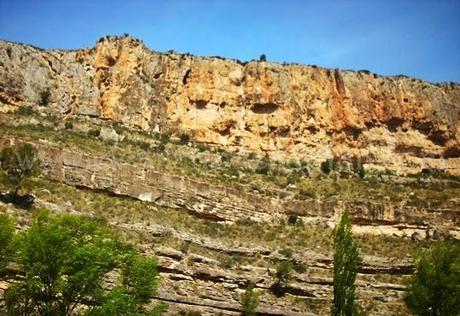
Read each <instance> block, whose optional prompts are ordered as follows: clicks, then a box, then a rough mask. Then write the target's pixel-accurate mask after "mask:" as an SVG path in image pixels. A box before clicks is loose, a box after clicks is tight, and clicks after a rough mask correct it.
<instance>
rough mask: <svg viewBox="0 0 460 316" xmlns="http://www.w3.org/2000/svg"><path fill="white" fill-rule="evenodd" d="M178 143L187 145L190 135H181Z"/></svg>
mask: <svg viewBox="0 0 460 316" xmlns="http://www.w3.org/2000/svg"><path fill="white" fill-rule="evenodd" d="M179 142H180V144H181V145H187V144H188V143H189V142H190V135H188V134H181V135H180V141H179Z"/></svg>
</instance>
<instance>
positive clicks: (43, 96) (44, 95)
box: [38, 89, 51, 106]
mask: <svg viewBox="0 0 460 316" xmlns="http://www.w3.org/2000/svg"><path fill="white" fill-rule="evenodd" d="M50 97H51V92H50V90H49V89H46V90H44V91H42V92H40V101H39V103H38V105H40V106H48V104H49V102H50Z"/></svg>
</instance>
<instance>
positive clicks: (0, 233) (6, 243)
mask: <svg viewBox="0 0 460 316" xmlns="http://www.w3.org/2000/svg"><path fill="white" fill-rule="evenodd" d="M14 226H15V223H14V221H13V219H12V218H11V217H10V216H8V215H6V214H0V275H1V274H2V273H3V270H4V269H5V267H6V265H7V263H8V261H9V260H10V256H11V241H12V240H13V236H14Z"/></svg>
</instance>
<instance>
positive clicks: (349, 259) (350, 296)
mask: <svg viewBox="0 0 460 316" xmlns="http://www.w3.org/2000/svg"><path fill="white" fill-rule="evenodd" d="M360 262H361V259H360V257H359V249H358V246H357V244H356V242H355V241H353V237H352V234H351V222H350V217H349V214H348V211H345V212H344V213H343V215H342V219H341V220H340V223H339V225H338V226H337V227H336V229H335V236H334V299H333V305H332V309H331V314H332V315H333V316H353V315H358V306H357V305H356V303H355V299H356V294H355V280H356V274H357V271H358V265H359V263H360Z"/></svg>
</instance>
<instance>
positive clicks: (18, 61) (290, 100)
mask: <svg viewBox="0 0 460 316" xmlns="http://www.w3.org/2000/svg"><path fill="white" fill-rule="evenodd" d="M21 105H29V106H34V107H35V108H36V109H37V110H39V111H43V112H52V113H55V114H61V115H63V116H64V117H65V116H69V115H83V116H92V117H100V118H103V119H111V120H113V121H117V122H120V123H122V124H125V125H127V126H133V127H134V126H135V127H139V128H142V129H143V130H146V131H160V132H172V133H175V134H176V135H179V134H181V133H187V134H189V135H190V136H191V138H192V139H193V140H195V141H200V142H206V143H209V144H214V145H217V146H221V147H224V148H226V149H229V150H240V151H243V152H244V151H256V152H266V153H268V154H269V155H270V156H271V157H273V158H275V159H296V160H300V159H302V160H307V161H321V160H324V159H326V158H334V157H339V158H353V157H354V158H359V159H362V160H363V161H364V162H365V163H366V166H367V167H369V168H388V169H393V170H396V171H398V172H401V173H406V172H418V171H420V170H421V169H423V168H438V169H442V170H445V171H448V172H450V173H453V174H460V123H459V118H460V85H458V84H452V83H449V84H437V85H433V84H430V83H428V82H425V81H421V80H417V79H411V78H407V77H402V76H399V77H380V76H377V75H374V74H371V73H367V72H352V71H341V70H337V69H324V68H317V67H311V66H303V65H279V64H273V63H267V62H249V63H246V64H242V63H239V62H237V61H233V60H228V59H221V58H206V57H195V56H190V55H180V54H175V53H172V54H161V53H156V52H153V51H151V50H149V49H147V48H145V46H144V45H143V44H142V43H141V42H140V41H138V40H135V39H133V38H131V37H122V38H115V37H109V38H105V39H102V40H100V41H99V42H98V43H97V45H96V47H95V48H92V49H82V50H77V51H59V50H48V51H44V50H40V49H37V48H33V47H31V46H25V45H20V44H13V43H9V42H2V41H0V110H1V111H13V110H15V109H16V108H17V107H18V106H21ZM40 105H41V106H40Z"/></svg>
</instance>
